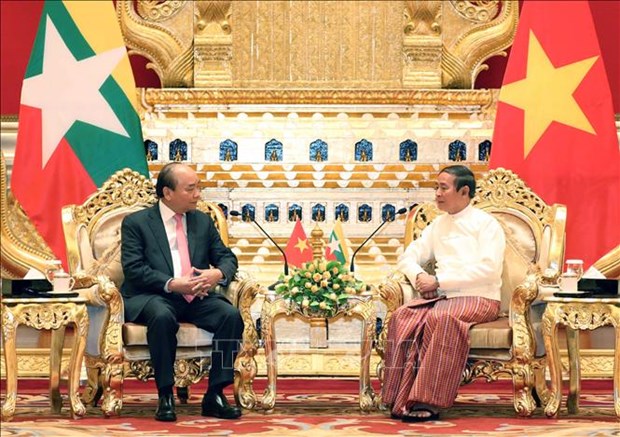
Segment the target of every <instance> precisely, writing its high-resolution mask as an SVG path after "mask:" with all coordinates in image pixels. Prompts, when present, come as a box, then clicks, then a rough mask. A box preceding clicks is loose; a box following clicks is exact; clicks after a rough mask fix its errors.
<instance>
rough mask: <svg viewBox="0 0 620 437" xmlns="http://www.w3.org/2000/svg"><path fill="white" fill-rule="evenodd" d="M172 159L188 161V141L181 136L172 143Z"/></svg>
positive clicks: (170, 155)
mask: <svg viewBox="0 0 620 437" xmlns="http://www.w3.org/2000/svg"><path fill="white" fill-rule="evenodd" d="M169 159H170V161H187V143H186V142H185V141H183V140H181V139H179V138H177V139H176V140H173V141H172V142H171V143H170V153H169Z"/></svg>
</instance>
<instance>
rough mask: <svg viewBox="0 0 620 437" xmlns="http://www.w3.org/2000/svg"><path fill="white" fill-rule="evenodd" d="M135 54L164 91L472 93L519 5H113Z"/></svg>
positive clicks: (125, 1)
mask: <svg viewBox="0 0 620 437" xmlns="http://www.w3.org/2000/svg"><path fill="white" fill-rule="evenodd" d="M116 9H117V13H118V16H119V21H120V23H121V28H122V31H123V35H124V37H125V41H126V44H127V46H128V47H129V48H130V49H131V53H136V54H140V55H143V56H145V57H146V58H147V59H149V61H150V63H149V64H148V67H149V68H152V69H153V70H154V71H155V72H156V73H157V75H158V76H159V77H160V79H161V82H162V86H163V87H164V88H168V87H179V88H203V87H204V88H222V87H228V88H234V89H262V88H271V89H274V88H275V89H288V88H304V89H307V90H320V89H341V88H347V89H358V90H359V89H375V90H383V89H412V88H415V89H428V88H431V89H437V88H458V89H471V88H473V84H474V81H475V79H476V76H477V75H478V73H479V72H480V71H482V70H483V69H485V68H486V67H485V65H484V61H485V60H486V59H488V58H490V57H491V56H494V55H498V54H502V53H503V50H505V49H506V48H507V47H509V46H510V45H511V44H512V41H513V39H514V34H515V30H516V26H517V20H518V2H517V0H506V1H499V0H486V1H468V0H451V1H419V0H414V1H334V0H329V1H328V0H323V1H236V2H233V1H212V0H210V1H193V2H192V1H181V0H168V1H163V2H159V1H153V0H142V1H139V2H137V7H134V2H133V1H132V0H119V1H117V2H116Z"/></svg>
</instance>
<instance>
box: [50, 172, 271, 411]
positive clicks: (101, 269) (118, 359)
mask: <svg viewBox="0 0 620 437" xmlns="http://www.w3.org/2000/svg"><path fill="white" fill-rule="evenodd" d="M156 201H157V198H156V195H155V188H154V186H153V184H152V183H151V181H150V180H148V179H146V178H145V177H143V176H142V175H140V174H138V173H136V172H134V171H131V170H128V169H126V170H123V171H119V172H117V173H116V174H114V175H113V176H112V177H111V178H110V179H109V180H108V181H107V182H106V183H105V184H104V185H103V186H102V187H101V188H100V189H99V190H98V191H97V192H95V193H94V194H93V195H92V196H90V197H89V198H88V199H87V200H86V201H85V202H84V203H83V204H82V205H69V206H66V207H64V208H63V212H62V215H63V217H62V220H63V226H64V232H65V239H66V244H67V252H68V262H69V269H70V271H71V273H72V274H73V275H74V276H75V277H76V279H77V284H78V285H77V286H76V288H82V289H84V288H85V290H83V291H81V294H83V295H85V296H87V298H88V300H89V302H90V304H89V306H88V311H89V317H90V328H89V333H88V344H87V350H86V354H85V362H86V369H87V374H88V385H87V387H86V390H85V393H84V400H85V401H86V402H93V403H95V404H96V403H97V402H98V400H99V399H100V397H101V396H102V395H103V402H102V410H103V412H104V414H105V415H116V414H119V413H120V410H121V408H122V398H123V378H125V377H126V376H130V375H132V376H135V377H137V378H138V379H140V380H146V379H148V378H149V377H151V376H153V369H152V366H151V362H150V355H149V351H148V347H147V342H146V327H145V326H143V325H138V324H134V323H125V322H124V308H123V299H122V297H121V294H120V292H119V287H120V285H121V283H122V281H123V271H122V267H121V262H120V251H121V244H120V226H121V222H122V219H123V217H125V216H126V215H127V214H129V213H131V212H133V211H137V210H139V209H141V208H145V207H148V206H151V205H153V204H154V203H155V202H156ZM198 208H199V209H200V210H202V211H204V212H207V213H209V214H211V216H212V217H213V219H214V221H215V223H216V226H217V228H218V229H219V231H220V234H221V237H222V240H223V241H224V243H225V244H228V229H227V224H226V219H225V217H224V215H223V214H222V212H221V210H220V209H219V208H218V207H217V206H216V205H214V204H212V203H209V202H204V201H201V202H200V203H199V205H198ZM258 290H259V286H258V284H257V283H256V282H255V281H254V280H252V279H251V278H249V277H247V276H244V275H243V274H242V273H239V274H238V276H237V278H236V279H235V280H234V281H233V282H232V284H231V285H230V286H229V287H228V288H227V289H222V290H218V292H221V293H224V294H226V296H227V297H228V298H229V300H230V301H231V302H232V303H233V304H234V305H236V306H237V307H238V308H239V310H240V311H241V314H242V317H243V320H244V322H245V331H244V334H243V342H242V343H243V344H242V349H241V351H240V353H239V355H238V358H237V362H236V363H235V369H236V371H235V386H234V389H235V398H236V400H237V402H238V403H239V404H240V405H241V406H242V407H244V408H252V407H253V406H254V405H253V402H254V401H253V399H255V396H254V393H253V389H252V381H253V379H254V376H255V374H256V361H255V359H254V353H255V352H254V351H255V350H256V345H257V343H258V337H257V334H256V330H255V328H254V324H253V322H252V318H251V315H250V306H251V305H252V302H253V301H254V299H255V297H256V294H257V292H258ZM212 337H213V336H212V334H210V333H208V332H206V331H203V330H201V329H198V328H197V327H196V326H194V325H192V324H188V323H184V324H181V327H180V329H179V332H178V334H177V338H178V349H177V360H176V362H175V385H176V386H177V389H178V388H185V387H189V385H190V384H192V383H195V382H198V381H200V380H201V379H202V378H203V377H204V376H206V375H207V374H208V368H209V365H210V356H211V343H212ZM178 394H179V398H180V400H181V402H187V396H188V395H187V390H183V389H181V390H178Z"/></svg>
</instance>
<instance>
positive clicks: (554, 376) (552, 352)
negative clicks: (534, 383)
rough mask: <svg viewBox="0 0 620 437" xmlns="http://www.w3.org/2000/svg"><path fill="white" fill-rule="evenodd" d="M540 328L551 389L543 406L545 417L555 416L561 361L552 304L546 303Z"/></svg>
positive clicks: (559, 398) (560, 396) (557, 405)
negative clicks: (545, 351)
mask: <svg viewBox="0 0 620 437" xmlns="http://www.w3.org/2000/svg"><path fill="white" fill-rule="evenodd" d="M542 330H543V335H544V340H545V349H546V350H547V359H548V361H549V373H550V376H551V390H550V396H549V402H548V403H547V405H546V406H545V414H546V415H547V417H557V415H558V411H559V410H560V401H561V399H562V363H561V362H560V351H559V349H558V339H557V330H558V326H557V325H556V322H555V320H554V316H553V314H552V304H548V305H547V309H546V310H545V313H544V314H543V320H542Z"/></svg>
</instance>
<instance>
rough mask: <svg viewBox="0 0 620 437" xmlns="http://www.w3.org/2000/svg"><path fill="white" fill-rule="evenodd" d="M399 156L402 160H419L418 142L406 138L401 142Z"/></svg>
mask: <svg viewBox="0 0 620 437" xmlns="http://www.w3.org/2000/svg"><path fill="white" fill-rule="evenodd" d="M398 156H399V159H400V160H401V161H405V162H409V161H417V160H418V143H416V142H415V141H413V140H405V141H403V142H402V143H400V146H399V151H398Z"/></svg>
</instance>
